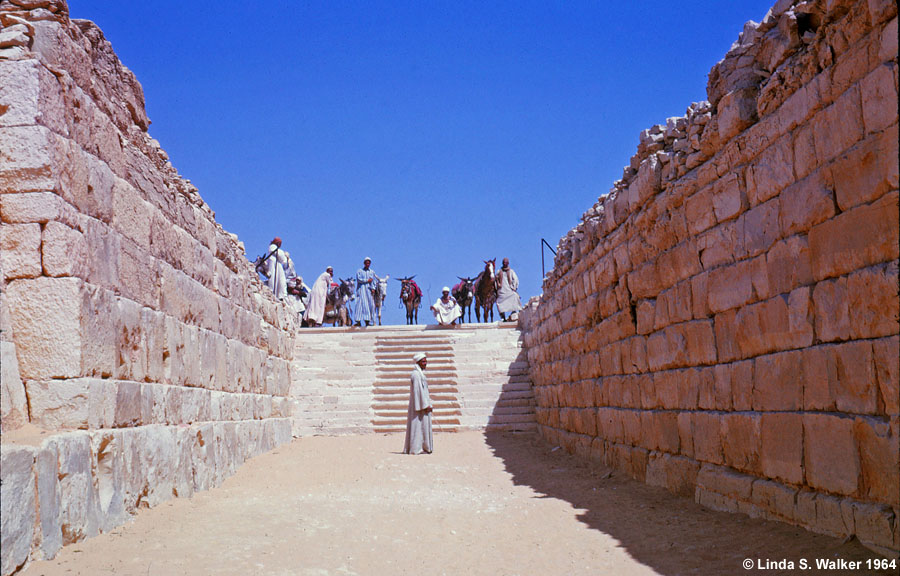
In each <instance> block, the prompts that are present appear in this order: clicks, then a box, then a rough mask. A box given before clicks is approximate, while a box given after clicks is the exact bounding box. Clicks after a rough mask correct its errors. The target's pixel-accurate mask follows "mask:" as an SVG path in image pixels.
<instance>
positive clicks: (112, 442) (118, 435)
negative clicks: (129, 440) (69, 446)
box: [91, 430, 127, 532]
mask: <svg viewBox="0 0 900 576" xmlns="http://www.w3.org/2000/svg"><path fill="white" fill-rule="evenodd" d="M123 434H124V433H123V432H121V431H111V430H110V431H100V432H95V433H93V434H92V439H91V441H92V445H91V451H92V453H93V456H94V461H93V468H94V481H95V485H96V490H97V508H98V513H99V522H100V531H101V532H109V531H110V530H112V529H113V528H115V527H116V526H119V525H121V524H123V523H124V522H125V520H126V519H127V513H126V511H125V495H126V487H125V458H124V453H123V449H124V442H123V440H122V437H123Z"/></svg>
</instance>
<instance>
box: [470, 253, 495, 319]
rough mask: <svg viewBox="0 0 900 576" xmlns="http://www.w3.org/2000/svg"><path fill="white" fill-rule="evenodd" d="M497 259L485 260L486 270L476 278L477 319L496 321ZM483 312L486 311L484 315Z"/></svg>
mask: <svg viewBox="0 0 900 576" xmlns="http://www.w3.org/2000/svg"><path fill="white" fill-rule="evenodd" d="M496 262H497V259H496V258H494V259H493V260H484V271H483V272H482V273H481V274H479V275H478V276H477V277H476V278H475V320H476V321H477V322H481V321H482V317H483V318H484V321H485V322H488V314H490V316H491V319H490V322H493V321H494V303H495V302H496V301H497V280H496V278H494V265H495V264H496ZM481 312H484V315H483V316H482V314H481Z"/></svg>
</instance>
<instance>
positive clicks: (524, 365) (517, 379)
mask: <svg viewBox="0 0 900 576" xmlns="http://www.w3.org/2000/svg"><path fill="white" fill-rule="evenodd" d="M504 377H505V379H506V381H505V382H504V384H503V387H502V388H501V389H500V395H499V396H498V397H497V402H496V403H495V404H494V407H493V409H492V410H491V414H490V416H489V417H488V422H487V429H488V430H494V431H516V432H523V431H533V430H536V429H537V420H536V419H535V411H534V405H535V402H534V389H533V385H532V383H531V375H530V374H529V371H528V354H527V352H526V350H525V348H520V349H519V353H518V354H517V355H516V358H515V360H513V361H512V362H511V363H510V365H509V367H508V368H507V369H506V373H505V375H504Z"/></svg>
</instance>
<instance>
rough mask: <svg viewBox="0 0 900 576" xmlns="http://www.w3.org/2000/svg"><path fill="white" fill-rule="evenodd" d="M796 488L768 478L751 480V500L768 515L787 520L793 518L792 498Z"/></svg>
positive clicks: (795, 493)
mask: <svg viewBox="0 0 900 576" xmlns="http://www.w3.org/2000/svg"><path fill="white" fill-rule="evenodd" d="M796 496H797V490H796V489H794V488H790V487H788V486H785V485H784V484H780V483H778V482H772V481H770V480H756V481H755V482H753V487H752V493H751V496H750V498H751V502H753V504H755V505H756V506H758V507H759V508H761V509H763V510H765V511H766V512H767V513H768V514H769V515H771V516H775V517H778V518H782V519H784V520H787V521H792V520H794V509H795V506H794V498H795V497H796Z"/></svg>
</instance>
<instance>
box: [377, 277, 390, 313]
mask: <svg viewBox="0 0 900 576" xmlns="http://www.w3.org/2000/svg"><path fill="white" fill-rule="evenodd" d="M390 277H391V275H390V274H388V275H386V276H385V277H384V278H379V277H378V276H375V279H376V280H378V283H377V284H376V285H375V317H376V318H378V325H379V326H381V307H382V305H383V304H384V299H385V298H387V288H388V280H389V279H390Z"/></svg>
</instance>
